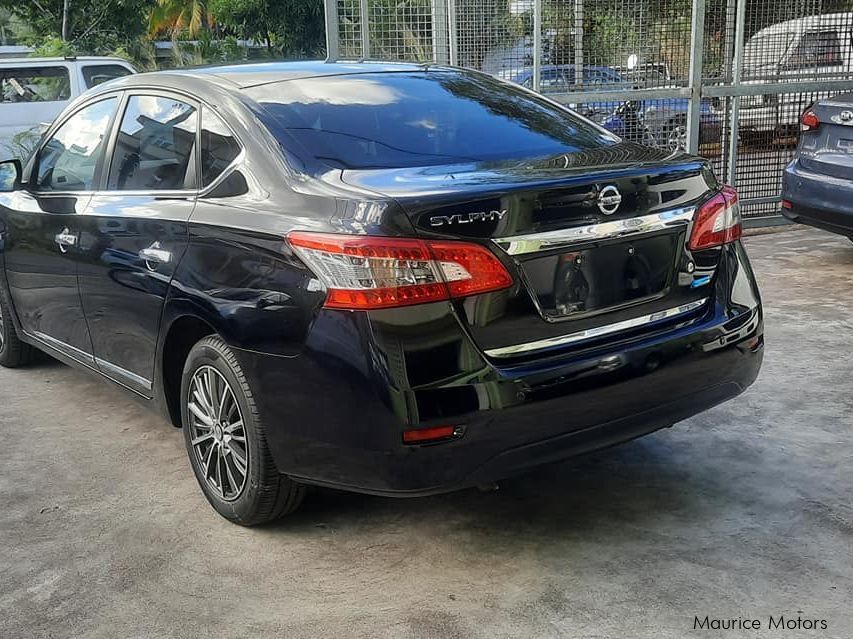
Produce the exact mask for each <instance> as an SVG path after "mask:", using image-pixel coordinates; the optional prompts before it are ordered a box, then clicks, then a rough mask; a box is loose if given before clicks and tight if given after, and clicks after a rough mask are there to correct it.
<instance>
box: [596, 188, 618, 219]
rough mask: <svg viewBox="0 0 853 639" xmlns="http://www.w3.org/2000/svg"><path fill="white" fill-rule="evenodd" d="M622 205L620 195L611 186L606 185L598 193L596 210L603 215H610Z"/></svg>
mask: <svg viewBox="0 0 853 639" xmlns="http://www.w3.org/2000/svg"><path fill="white" fill-rule="evenodd" d="M621 203H622V195H621V194H620V193H619V189H617V188H616V187H615V186H613V185H612V184H608V185H607V186H605V187H604V188H603V189H601V191H599V193H598V208H599V210H600V211H601V212H602V213H604V214H605V215H612V214H613V213H615V212H616V209H618V208H619V205H620V204H621Z"/></svg>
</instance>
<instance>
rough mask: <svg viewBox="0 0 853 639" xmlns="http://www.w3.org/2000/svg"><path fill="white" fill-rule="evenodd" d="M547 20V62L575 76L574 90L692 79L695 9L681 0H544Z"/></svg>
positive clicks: (663, 84)
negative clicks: (689, 74) (693, 14)
mask: <svg viewBox="0 0 853 639" xmlns="http://www.w3.org/2000/svg"><path fill="white" fill-rule="evenodd" d="M542 25H543V33H542V40H543V50H544V53H545V55H546V59H547V62H548V63H550V64H554V65H559V66H562V67H564V68H566V69H568V70H569V71H571V72H572V73H573V75H574V76H575V77H574V82H573V83H572V84H571V85H570V86H569V90H581V89H584V88H587V89H588V88H590V87H593V88H598V87H602V86H608V85H610V87H611V88H612V87H621V88H649V87H666V86H669V87H672V86H684V85H686V83H687V74H688V69H689V66H690V11H689V7H688V8H687V10H685V5H684V3H683V2H682V1H681V0H660V1H655V2H652V1H648V0H542ZM614 74H615V76H614Z"/></svg>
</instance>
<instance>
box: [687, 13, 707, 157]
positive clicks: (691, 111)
mask: <svg viewBox="0 0 853 639" xmlns="http://www.w3.org/2000/svg"><path fill="white" fill-rule="evenodd" d="M704 59H705V0H693V16H692V19H691V22H690V77H689V79H688V87H689V88H690V98H689V99H690V101H689V103H688V105H687V151H688V152H689V153H698V152H699V121H700V116H701V115H702V64H703V62H704Z"/></svg>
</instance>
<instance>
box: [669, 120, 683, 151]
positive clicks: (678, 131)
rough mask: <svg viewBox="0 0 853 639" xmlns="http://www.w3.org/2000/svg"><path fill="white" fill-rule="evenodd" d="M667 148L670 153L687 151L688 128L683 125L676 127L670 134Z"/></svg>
mask: <svg viewBox="0 0 853 639" xmlns="http://www.w3.org/2000/svg"><path fill="white" fill-rule="evenodd" d="M667 147H668V148H669V150H670V151H686V150H687V127H686V126H685V125H683V124H677V125H675V126H674V127H673V128H672V130H671V131H670V132H669V137H668V139H667Z"/></svg>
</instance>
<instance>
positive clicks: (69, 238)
mask: <svg viewBox="0 0 853 639" xmlns="http://www.w3.org/2000/svg"><path fill="white" fill-rule="evenodd" d="M55 240H56V243H57V244H58V245H59V250H60V251H61V252H63V253H67V252H68V248H69V247H71V246H76V244H77V236H76V235H75V234H74V233H72V232H71V231H69V230H68V228H67V227H66V228H64V229H63V230H62V233H58V234H57V235H56V238H55Z"/></svg>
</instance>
